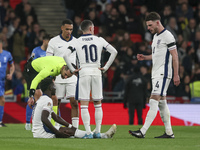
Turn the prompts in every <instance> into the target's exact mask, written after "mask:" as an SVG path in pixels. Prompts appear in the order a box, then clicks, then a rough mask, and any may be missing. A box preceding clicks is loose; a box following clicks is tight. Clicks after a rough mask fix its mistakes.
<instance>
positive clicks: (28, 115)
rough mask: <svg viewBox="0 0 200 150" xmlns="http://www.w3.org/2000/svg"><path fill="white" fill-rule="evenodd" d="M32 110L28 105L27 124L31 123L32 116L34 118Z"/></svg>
mask: <svg viewBox="0 0 200 150" xmlns="http://www.w3.org/2000/svg"><path fill="white" fill-rule="evenodd" d="M32 110H33V109H31V108H30V107H29V106H28V105H26V123H30V121H31V116H32Z"/></svg>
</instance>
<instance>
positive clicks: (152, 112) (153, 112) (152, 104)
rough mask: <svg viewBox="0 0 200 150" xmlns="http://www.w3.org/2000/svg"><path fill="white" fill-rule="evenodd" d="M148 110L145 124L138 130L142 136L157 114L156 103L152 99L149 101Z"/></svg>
mask: <svg viewBox="0 0 200 150" xmlns="http://www.w3.org/2000/svg"><path fill="white" fill-rule="evenodd" d="M149 105H150V109H149V111H148V113H147V116H146V119H145V123H144V125H143V127H142V128H141V129H140V131H141V132H142V134H146V132H147V130H148V129H149V127H150V125H151V124H152V122H153V120H154V119H155V117H156V115H157V112H158V101H157V100H154V99H150V100H149Z"/></svg>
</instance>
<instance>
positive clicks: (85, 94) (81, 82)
mask: <svg viewBox="0 0 200 150" xmlns="http://www.w3.org/2000/svg"><path fill="white" fill-rule="evenodd" d="M102 88H103V87H102V77H101V76H95V75H87V76H83V77H79V78H78V83H77V89H78V90H77V91H76V99H78V100H82V101H89V100H90V91H91V94H92V100H93V101H100V100H102V99H103V93H102V92H103V91H102Z"/></svg>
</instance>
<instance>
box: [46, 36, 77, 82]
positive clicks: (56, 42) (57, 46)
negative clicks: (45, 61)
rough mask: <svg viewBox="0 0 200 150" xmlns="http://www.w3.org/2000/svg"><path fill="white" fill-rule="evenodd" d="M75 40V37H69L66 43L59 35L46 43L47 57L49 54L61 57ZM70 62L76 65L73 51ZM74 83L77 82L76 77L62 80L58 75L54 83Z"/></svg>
mask: <svg viewBox="0 0 200 150" xmlns="http://www.w3.org/2000/svg"><path fill="white" fill-rule="evenodd" d="M75 39H76V38H75V37H73V36H71V38H70V39H69V41H66V40H65V39H64V38H63V37H62V35H61V34H60V35H57V36H55V37H54V38H52V39H51V40H50V41H49V43H48V47H47V51H46V54H47V56H48V55H49V54H50V55H53V56H60V57H63V56H64V54H65V52H66V51H67V50H68V49H67V48H68V47H69V44H70V42H71V41H73V40H75ZM70 61H71V62H72V63H73V64H76V52H75V51H74V52H73V53H71V54H70ZM76 81H77V77H76V76H75V75H73V76H72V77H71V78H67V79H62V78H61V75H58V76H57V77H56V80H55V83H72V82H76Z"/></svg>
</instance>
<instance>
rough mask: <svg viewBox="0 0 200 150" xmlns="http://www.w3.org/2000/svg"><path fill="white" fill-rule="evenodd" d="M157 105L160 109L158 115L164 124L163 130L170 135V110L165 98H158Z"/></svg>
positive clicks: (171, 132)
mask: <svg viewBox="0 0 200 150" xmlns="http://www.w3.org/2000/svg"><path fill="white" fill-rule="evenodd" d="M158 106H159V109H160V116H161V118H162V121H163V123H164V125H165V132H166V134H167V135H172V134H173V131H172V126H171V119H170V112H169V108H168V105H167V100H160V102H159V105H158Z"/></svg>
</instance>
